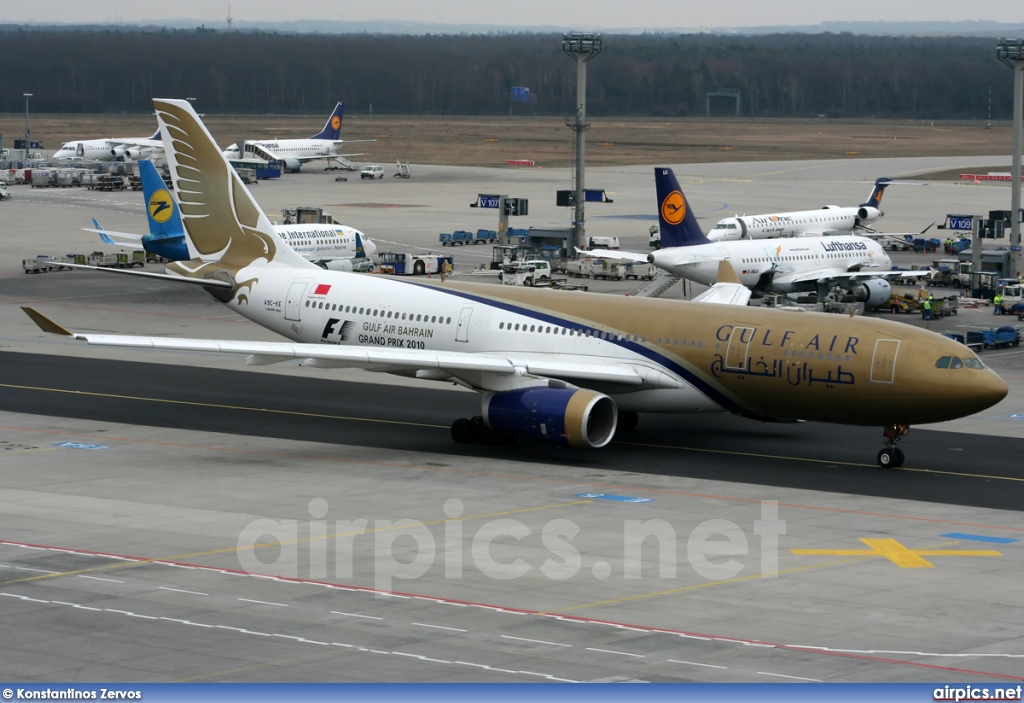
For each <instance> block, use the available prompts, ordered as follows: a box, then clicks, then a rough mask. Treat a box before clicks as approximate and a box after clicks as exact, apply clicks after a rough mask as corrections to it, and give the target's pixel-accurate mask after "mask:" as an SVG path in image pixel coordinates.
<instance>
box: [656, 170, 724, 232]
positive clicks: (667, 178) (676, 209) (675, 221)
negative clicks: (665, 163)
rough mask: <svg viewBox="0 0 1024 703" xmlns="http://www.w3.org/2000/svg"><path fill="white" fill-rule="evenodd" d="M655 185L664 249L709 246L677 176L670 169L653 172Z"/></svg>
mask: <svg viewBox="0 0 1024 703" xmlns="http://www.w3.org/2000/svg"><path fill="white" fill-rule="evenodd" d="M654 183H655V186H656V189H657V192H658V222H659V223H660V225H661V246H662V248H666V247H688V246H693V245H695V244H710V243H711V240H710V239H708V238H707V237H705V236H704V232H702V231H701V229H700V225H698V224H697V218H696V217H695V216H694V214H693V209H692V208H691V207H690V204H689V203H688V202H687V200H686V196H684V195H683V190H682V188H680V187H679V181H677V180H676V174H674V173H673V172H672V169H670V168H663V167H657V168H655V169H654Z"/></svg>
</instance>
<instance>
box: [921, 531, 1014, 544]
mask: <svg viewBox="0 0 1024 703" xmlns="http://www.w3.org/2000/svg"><path fill="white" fill-rule="evenodd" d="M940 537H949V538H950V539H970V540H974V541H975V542H992V543H993V544H1013V543H1014V542H1019V541H1020V540H1019V539H1010V538H1008V537H989V536H988V535H969V534H967V533H966V532H950V533H948V534H944V535H940Z"/></svg>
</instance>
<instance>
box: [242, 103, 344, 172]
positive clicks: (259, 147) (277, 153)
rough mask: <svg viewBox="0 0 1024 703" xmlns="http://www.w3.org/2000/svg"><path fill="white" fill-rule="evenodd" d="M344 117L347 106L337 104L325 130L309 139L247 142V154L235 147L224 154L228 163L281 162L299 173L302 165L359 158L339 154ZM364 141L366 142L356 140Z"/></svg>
mask: <svg viewBox="0 0 1024 703" xmlns="http://www.w3.org/2000/svg"><path fill="white" fill-rule="evenodd" d="M344 114H345V103H343V102H341V103H338V104H337V105H336V106H335V107H334V112H332V113H331V116H330V117H328V118H327V123H326V124H325V125H324V128H323V129H322V130H320V131H319V132H317V133H316V134H314V135H313V136H312V137H309V138H308V139H277V140H261V139H256V140H247V141H245V142H244V143H243V148H244V150H245V153H244V154H243V152H242V151H241V150H239V148H238V144H232V145H231V146H229V147H228V148H227V149H225V150H224V156H226V157H227V158H229V159H243V158H246V157H248V156H255V157H256V158H260V159H263V160H267V161H282V162H284V167H285V169H286V170H288V171H292V172H295V171H298V170H299V169H300V168H301V167H302V164H305V163H309V162H310V161H316V160H318V159H336V158H339V157H344V156H358V154H341V153H338V147H339V146H341V145H342V144H344V143H345V140H343V139H341V121H342V118H343V117H344ZM357 141H364V140H357Z"/></svg>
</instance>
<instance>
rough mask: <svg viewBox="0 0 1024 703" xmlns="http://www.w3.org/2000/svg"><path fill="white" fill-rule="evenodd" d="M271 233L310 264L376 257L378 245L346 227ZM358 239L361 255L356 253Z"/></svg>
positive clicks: (284, 229)
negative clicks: (311, 262)
mask: <svg viewBox="0 0 1024 703" xmlns="http://www.w3.org/2000/svg"><path fill="white" fill-rule="evenodd" d="M274 230H275V231H276V232H277V235H278V236H279V237H281V239H283V240H284V241H285V242H286V243H287V244H288V246H290V247H291V248H292V249H294V250H295V251H296V252H298V253H299V254H301V255H302V257H303V258H305V259H309V260H310V261H313V262H316V261H320V260H329V259H354V258H358V257H362V256H365V257H367V258H369V257H371V256H373V255H374V254H376V253H377V245H375V244H374V243H373V242H372V241H370V240H369V239H367V238H366V235H364V234H363V233H362V232H360V231H358V230H356V229H353V228H352V227H348V226H347V225H275V226H274ZM357 236H358V237H359V240H360V243H361V244H362V246H363V251H362V252H358V251H357V246H356V237H357Z"/></svg>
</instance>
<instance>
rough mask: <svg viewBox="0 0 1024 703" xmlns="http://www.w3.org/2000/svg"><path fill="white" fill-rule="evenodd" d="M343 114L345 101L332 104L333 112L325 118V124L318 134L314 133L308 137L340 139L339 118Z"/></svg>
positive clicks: (340, 118)
mask: <svg viewBox="0 0 1024 703" xmlns="http://www.w3.org/2000/svg"><path fill="white" fill-rule="evenodd" d="M344 115H345V103H338V104H337V105H335V106H334V112H332V113H331V116H330V117H328V118H327V124H325V125H324V128H323V129H322V130H321V131H320V133H319V134H314V135H313V136H312V137H310V139H335V140H336V139H340V138H341V120H342V117H343V116H344Z"/></svg>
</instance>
